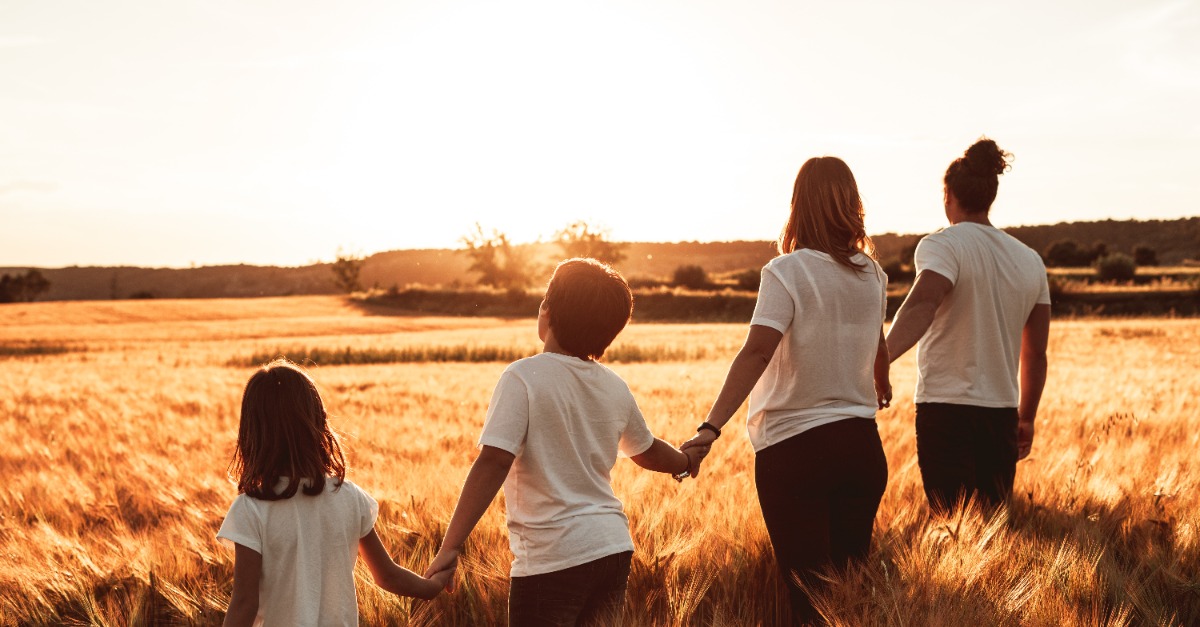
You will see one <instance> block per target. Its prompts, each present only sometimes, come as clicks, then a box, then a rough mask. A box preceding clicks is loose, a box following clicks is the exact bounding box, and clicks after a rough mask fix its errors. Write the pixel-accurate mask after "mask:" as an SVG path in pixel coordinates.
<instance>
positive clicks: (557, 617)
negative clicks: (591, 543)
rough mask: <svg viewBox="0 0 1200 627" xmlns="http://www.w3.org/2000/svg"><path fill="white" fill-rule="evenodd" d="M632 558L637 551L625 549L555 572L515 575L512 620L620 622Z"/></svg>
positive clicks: (515, 626)
mask: <svg viewBox="0 0 1200 627" xmlns="http://www.w3.org/2000/svg"><path fill="white" fill-rule="evenodd" d="M632 559H633V551H625V552H623V553H614V554H612V555H608V556H605V557H602V558H600V559H598V560H593V561H591V562H587V563H585V564H580V565H578V566H572V567H570V568H566V569H563V570H556V571H554V572H552V573H543V574H540V575H529V576H527V577H513V578H512V583H511V585H510V586H509V589H508V624H509V625H510V627H525V626H526V625H537V626H539V627H540V626H542V625H545V626H547V627H549V626H551V625H553V626H555V627H558V626H561V625H617V624H620V620H621V612H622V611H624V609H625V587H626V585H627V583H628V581H629V565H630V562H631V561H632Z"/></svg>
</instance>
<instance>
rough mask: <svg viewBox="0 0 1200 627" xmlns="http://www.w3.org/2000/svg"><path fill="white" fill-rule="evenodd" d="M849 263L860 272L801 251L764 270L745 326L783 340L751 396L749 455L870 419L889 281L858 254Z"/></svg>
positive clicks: (779, 258)
mask: <svg viewBox="0 0 1200 627" xmlns="http://www.w3.org/2000/svg"><path fill="white" fill-rule="evenodd" d="M851 261H854V262H856V263H859V264H862V266H863V267H862V269H860V270H855V269H853V268H849V267H846V266H844V265H842V264H840V263H838V262H837V261H835V260H834V259H833V258H832V257H830V256H829V255H827V254H825V253H823V252H819V251H815V250H812V249H808V248H804V249H800V250H797V251H795V252H792V253H789V254H786V255H781V256H779V257H776V258H775V259H772V260H771V261H770V262H769V263H768V264H767V265H766V266H765V267H763V270H762V281H761V284H760V286H759V289H758V302H757V303H756V304H755V307H754V316H753V317H752V318H751V320H750V324H752V325H753V324H757V325H762V326H766V327H770V328H772V329H775V330H776V331H779V332H780V333H782V334H783V339H782V340H781V341H780V343H779V347H778V348H776V349H775V354H774V355H773V356H772V357H771V361H770V362H769V363H768V364H767V368H766V370H765V371H764V372H763V374H762V376H761V377H759V379H758V383H757V384H755V386H754V389H753V390H752V391H751V392H750V407H749V415H748V417H747V420H746V427H747V429H748V430H749V433H750V443H751V445H752V446H753V447H754V450H755V451H761V450H762V449H764V448H766V447H768V446H770V445H772V444H776V443H778V442H781V441H783V440H785V439H787V438H790V437H792V436H794V435H798V434H800V433H803V432H804V431H807V430H808V429H812V428H814V427H819V426H821V425H824V424H828V423H831V422H834V421H836V420H842V419H844V418H871V419H874V417H875V408H876V399H875V380H874V376H873V374H874V370H873V369H874V364H875V355H876V352H877V351H878V350H879V334H880V332H881V331H882V329H883V317H884V312H885V309H886V307H887V275H886V274H884V272H883V270H882V269H881V268H880V267H879V264H877V263H875V261H874V260H872V259H871V258H869V257H867V256H866V255H863V254H861V253H860V254H857V255H855V256H854V257H852V258H851Z"/></svg>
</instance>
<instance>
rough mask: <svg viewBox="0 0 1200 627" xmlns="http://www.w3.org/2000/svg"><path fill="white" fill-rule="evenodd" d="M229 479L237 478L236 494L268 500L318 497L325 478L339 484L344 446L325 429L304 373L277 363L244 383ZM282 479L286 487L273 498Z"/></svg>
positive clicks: (321, 411)
mask: <svg viewBox="0 0 1200 627" xmlns="http://www.w3.org/2000/svg"><path fill="white" fill-rule="evenodd" d="M229 474H230V476H231V477H233V478H236V479H237V482H238V492H239V493H244V494H246V495H248V496H252V497H254V498H256V499H263V500H266V501H274V500H279V499H287V498H291V497H292V496H294V495H295V494H296V490H297V489H302V490H303V492H304V493H305V494H307V495H309V496H315V495H317V494H320V493H321V492H322V490H324V489H325V477H326V476H327V475H332V476H333V477H334V478H335V482H334V485H335V486H340V485H341V484H342V481H343V480H344V479H345V478H346V459H345V457H344V456H343V455H342V447H341V445H339V444H338V440H337V436H335V435H334V434H333V431H331V430H330V429H329V422H328V420H327V415H326V413H325V403H324V402H323V401H322V400H321V394H320V392H318V391H317V384H316V383H315V382H313V380H312V377H310V376H308V373H307V372H305V371H304V369H303V368H301V367H300V366H298V365H296V364H294V363H292V362H290V361H288V360H286V359H276V360H275V361H273V362H271V363H269V364H267V365H265V366H263V367H261V368H259V370H258V372H255V373H254V374H253V375H251V377H250V380H249V381H247V382H246V390H245V391H244V392H243V393H242V417H241V422H240V424H239V426H238V441H237V449H236V450H235V451H234V453H233V460H232V461H231V462H230V463H229ZM280 479H286V480H287V482H288V483H287V485H286V486H285V487H284V489H283V491H282V492H279V493H276V492H275V486H276V484H278V483H279V481H280Z"/></svg>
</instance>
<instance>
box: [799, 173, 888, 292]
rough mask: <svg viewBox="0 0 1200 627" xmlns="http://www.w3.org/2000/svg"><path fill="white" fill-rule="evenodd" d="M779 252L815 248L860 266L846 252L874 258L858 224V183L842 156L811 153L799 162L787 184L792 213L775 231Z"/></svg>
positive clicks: (872, 247) (872, 248) (860, 211)
mask: <svg viewBox="0 0 1200 627" xmlns="http://www.w3.org/2000/svg"><path fill="white" fill-rule="evenodd" d="M778 248H779V254H781V255H786V254H788V253H790V252H794V251H796V250H798V249H801V248H811V249H813V250H819V251H821V252H823V253H826V254H828V255H829V256H830V257H833V259H834V260H835V261H837V262H838V263H840V264H842V265H844V266H847V267H850V268H854V269H855V270H861V269H863V268H864V267H865V266H864V265H863V264H859V263H855V262H854V261H852V260H851V257H853V256H854V255H856V254H858V253H863V254H865V255H867V256H870V257H874V255H875V245H874V244H873V243H872V242H871V238H869V237H867V229H866V227H864V226H863V204H862V198H861V197H860V196H859V195H858V183H856V182H855V181H854V174H853V173H851V172H850V167H849V166H847V165H846V162H845V161H842V160H841V159H838V158H837V157H813V158H812V159H809V160H808V161H805V162H804V165H803V166H801V167H800V173H799V174H797V175H796V185H795V187H794V188H793V189H792V212H791V215H789V216H788V221H787V224H786V225H784V227H783V232H782V233H780V234H779V242H778Z"/></svg>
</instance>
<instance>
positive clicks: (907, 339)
mask: <svg viewBox="0 0 1200 627" xmlns="http://www.w3.org/2000/svg"><path fill="white" fill-rule="evenodd" d="M936 313H937V306H936V305H934V304H932V303H929V302H912V301H911V300H906V301H904V304H903V305H901V306H900V311H897V312H896V319H895V321H894V322H892V328H891V329H888V334H887V342H886V346H885V348H886V350H887V354H888V360H889V361H896V359H898V358H899V357H900V356H901V355H903V354H904V353H907V352H908V350H909V349H911V348H912V347H913V346H915V345H916V344H917V342H919V341H920V340H921V337H922V336H923V335H925V332H926V331H928V330H929V326H930V325H932V324H933V316H934V314H936Z"/></svg>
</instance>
